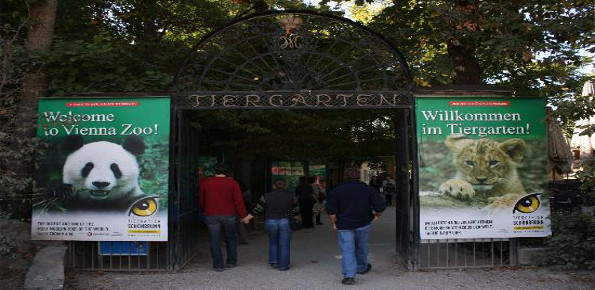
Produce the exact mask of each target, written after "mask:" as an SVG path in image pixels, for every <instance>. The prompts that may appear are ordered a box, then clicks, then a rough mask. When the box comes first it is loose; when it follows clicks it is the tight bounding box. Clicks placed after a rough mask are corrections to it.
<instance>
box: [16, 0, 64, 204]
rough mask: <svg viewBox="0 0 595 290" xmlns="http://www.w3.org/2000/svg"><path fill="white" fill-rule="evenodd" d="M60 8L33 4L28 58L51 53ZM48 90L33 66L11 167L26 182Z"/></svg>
mask: <svg viewBox="0 0 595 290" xmlns="http://www.w3.org/2000/svg"><path fill="white" fill-rule="evenodd" d="M57 7H58V1H57V0H43V1H34V2H32V3H31V4H30V7H29V21H31V22H32V23H33V24H32V25H31V26H30V27H29V29H28V31H27V38H26V39H25V50H26V51H27V53H28V54H29V55H33V54H37V53H43V52H47V51H48V50H49V49H50V46H51V44H52V37H53V33H54V21H55V19H56V10H57ZM47 89H48V77H47V74H46V72H45V70H44V68H43V63H41V62H37V63H34V64H33V65H32V66H31V67H30V69H29V70H27V72H26V73H25V74H24V76H23V83H22V91H21V100H20V102H19V103H18V105H17V108H16V110H17V114H16V117H15V124H16V126H15V132H14V134H13V140H12V149H13V150H14V152H15V158H14V163H13V164H11V167H12V169H13V172H14V173H15V175H16V177H17V178H19V179H21V180H23V181H25V180H27V179H29V178H31V177H32V176H33V173H34V162H33V161H34V156H33V154H34V149H35V148H34V146H33V145H32V144H33V143H32V138H33V137H35V124H36V121H37V100H38V99H39V98H40V97H42V96H43V95H44V94H45V93H46V91H47ZM30 193H31V186H27V187H26V189H24V190H23V192H20V193H19V194H20V195H21V197H22V198H23V199H25V197H24V196H25V195H28V194H30ZM18 207H21V206H18ZM15 210H19V209H15ZM21 211H22V209H21ZM20 214H24V213H23V212H21V213H20ZM26 214H29V213H26Z"/></svg>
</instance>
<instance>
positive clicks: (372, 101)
mask: <svg viewBox="0 0 595 290" xmlns="http://www.w3.org/2000/svg"><path fill="white" fill-rule="evenodd" d="M411 103H412V95H411V94H410V93H408V92H401V91H380V92H374V91H366V92H322V91H297V92H287V91H285V92H197V93H191V94H188V95H187V97H185V98H182V97H179V98H176V102H175V105H176V106H177V107H178V108H193V109H202V110H208V109H213V110H217V109H218V110H221V109H241V110H250V109H388V108H410V107H411Z"/></svg>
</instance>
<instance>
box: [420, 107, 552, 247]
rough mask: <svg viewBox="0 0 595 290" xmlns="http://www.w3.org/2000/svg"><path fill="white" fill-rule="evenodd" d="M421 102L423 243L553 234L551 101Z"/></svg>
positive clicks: (421, 226)
mask: <svg viewBox="0 0 595 290" xmlns="http://www.w3.org/2000/svg"><path fill="white" fill-rule="evenodd" d="M415 105H416V110H415V111H416V119H417V139H418V152H419V164H420V171H419V187H420V197H419V199H420V232H421V233H420V235H421V238H422V239H461V238H462V239H466V238H513V237H543V236H548V235H551V222H550V210H549V196H548V193H547V191H546V188H545V186H546V184H547V144H546V143H547V142H546V124H545V102H544V99H542V98H502V97H501V98H492V97H490V98H486V97H477V98H473V97H458V98H457V97H454V98H451V97H448V98H447V97H427V98H424V97H419V98H417V99H416V101H415Z"/></svg>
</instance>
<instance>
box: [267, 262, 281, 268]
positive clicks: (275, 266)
mask: <svg viewBox="0 0 595 290" xmlns="http://www.w3.org/2000/svg"><path fill="white" fill-rule="evenodd" d="M269 265H271V267H272V268H279V264H277V263H269Z"/></svg>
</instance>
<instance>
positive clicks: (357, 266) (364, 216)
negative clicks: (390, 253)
mask: <svg viewBox="0 0 595 290" xmlns="http://www.w3.org/2000/svg"><path fill="white" fill-rule="evenodd" d="M359 177H360V172H359V169H358V168H355V167H350V168H347V169H345V172H344V178H345V180H346V182H344V183H342V184H340V185H339V186H337V187H335V188H334V189H333V190H332V191H331V192H330V193H329V194H328V196H327V200H326V208H327V211H328V213H329V217H330V220H331V223H332V224H333V227H334V228H335V229H337V230H338V234H337V236H338V240H339V248H340V249H341V254H342V258H341V269H342V272H343V280H341V283H343V284H345V285H352V284H355V275H356V274H360V275H363V274H366V273H368V272H369V271H370V270H371V269H372V265H371V264H370V263H368V245H367V244H368V237H369V236H370V229H371V227H372V225H371V222H372V221H374V220H376V219H378V218H379V217H380V215H381V214H382V212H383V211H384V209H386V204H385V202H384V200H383V198H382V197H381V196H380V194H379V193H378V191H376V190H375V189H374V188H373V187H371V186H369V185H367V184H365V183H363V182H361V181H359Z"/></svg>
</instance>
